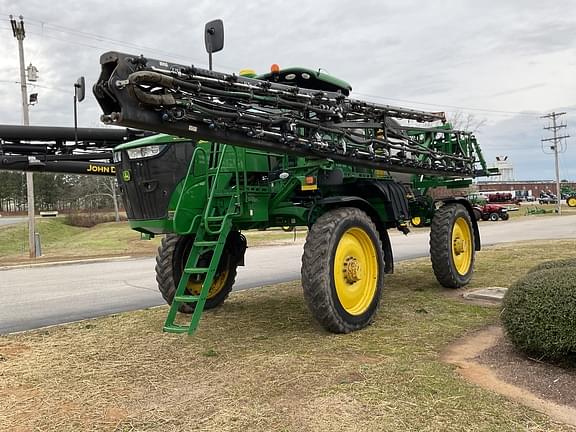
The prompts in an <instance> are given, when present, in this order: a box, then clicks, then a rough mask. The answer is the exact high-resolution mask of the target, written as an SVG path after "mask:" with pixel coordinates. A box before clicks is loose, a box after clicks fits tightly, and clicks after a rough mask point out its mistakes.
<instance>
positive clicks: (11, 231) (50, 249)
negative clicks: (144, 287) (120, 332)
mask: <svg viewBox="0 0 576 432" xmlns="http://www.w3.org/2000/svg"><path fill="white" fill-rule="evenodd" d="M36 226H37V230H38V232H39V233H40V237H41V242H42V255H43V256H42V258H40V259H39V260H40V261H42V260H46V261H53V260H59V259H71V258H88V257H101V256H119V255H132V256H146V255H148V256H152V255H155V254H156V250H157V249H158V246H159V244H160V241H161V236H158V237H156V238H154V239H152V240H141V239H140V234H139V233H138V232H136V231H133V230H131V229H130V227H129V226H128V223H127V222H120V223H115V222H110V223H103V224H99V225H96V226H94V227H93V228H80V227H73V226H69V225H66V224H65V223H64V218H51V219H37V220H36ZM244 234H245V235H246V237H247V240H248V245H249V246H264V245H271V244H290V243H293V242H294V233H285V232H283V231H280V230H268V231H247V232H245V233H244ZM305 237H306V232H305V231H304V230H303V229H302V228H300V229H299V231H297V233H296V240H298V241H300V240H304V239H305ZM20 262H29V259H28V226H27V224H26V223H20V224H16V225H8V226H4V227H0V264H13V263H20Z"/></svg>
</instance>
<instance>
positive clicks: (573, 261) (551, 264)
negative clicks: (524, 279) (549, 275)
mask: <svg viewBox="0 0 576 432" xmlns="http://www.w3.org/2000/svg"><path fill="white" fill-rule="evenodd" d="M565 267H576V258H564V259H560V260H553V261H544V262H543V263H540V264H538V265H537V266H534V267H532V268H531V269H530V270H528V273H533V272H537V271H540V270H546V269H559V270H560V269H564V268H565ZM560 271H563V270H560Z"/></svg>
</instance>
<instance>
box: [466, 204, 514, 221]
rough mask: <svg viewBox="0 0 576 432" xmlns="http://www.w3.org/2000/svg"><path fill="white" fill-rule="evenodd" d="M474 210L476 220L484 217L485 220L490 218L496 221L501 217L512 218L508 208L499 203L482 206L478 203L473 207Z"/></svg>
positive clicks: (504, 218) (503, 218)
mask: <svg viewBox="0 0 576 432" xmlns="http://www.w3.org/2000/svg"><path fill="white" fill-rule="evenodd" d="M473 210H474V216H475V217H476V220H480V219H482V220H484V221H487V220H490V221H493V222H495V221H497V220H500V219H502V220H508V219H510V214H509V213H508V209H507V208H506V207H504V206H501V205H498V204H484V205H482V206H479V205H476V206H474V207H473Z"/></svg>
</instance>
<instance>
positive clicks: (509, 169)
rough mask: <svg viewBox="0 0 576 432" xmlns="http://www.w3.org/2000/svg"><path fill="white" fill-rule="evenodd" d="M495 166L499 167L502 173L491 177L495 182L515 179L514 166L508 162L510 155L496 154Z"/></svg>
mask: <svg viewBox="0 0 576 432" xmlns="http://www.w3.org/2000/svg"><path fill="white" fill-rule="evenodd" d="M494 167H495V168H498V170H499V171H500V175H498V176H493V177H490V181H493V182H511V181H514V167H513V166H512V163H511V162H508V156H496V161H495V162H494Z"/></svg>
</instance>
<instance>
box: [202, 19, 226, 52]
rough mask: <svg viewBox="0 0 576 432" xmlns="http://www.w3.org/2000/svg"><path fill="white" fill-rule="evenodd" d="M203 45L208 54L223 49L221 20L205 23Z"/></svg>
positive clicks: (222, 25) (222, 24)
mask: <svg viewBox="0 0 576 432" xmlns="http://www.w3.org/2000/svg"><path fill="white" fill-rule="evenodd" d="M204 43H205V44H206V51H207V52H208V54H212V53H215V52H218V51H220V50H221V49H222V48H224V23H223V22H222V20H221V19H217V20H213V21H210V22H208V23H206V28H205V30H204Z"/></svg>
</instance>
